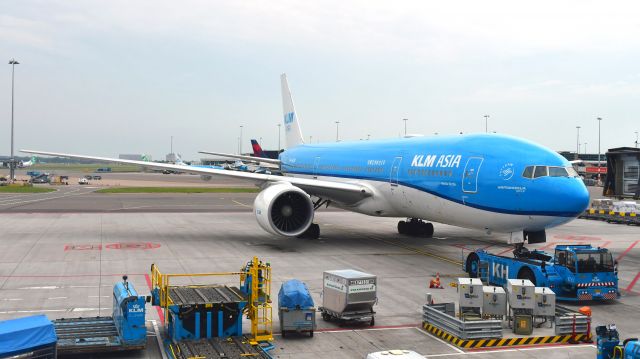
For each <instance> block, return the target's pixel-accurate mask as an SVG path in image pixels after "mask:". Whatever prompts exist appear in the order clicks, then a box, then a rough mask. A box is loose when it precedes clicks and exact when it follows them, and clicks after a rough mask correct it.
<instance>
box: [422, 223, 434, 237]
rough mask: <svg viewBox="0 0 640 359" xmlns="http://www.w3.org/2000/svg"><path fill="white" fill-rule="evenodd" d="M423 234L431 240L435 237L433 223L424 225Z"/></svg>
mask: <svg viewBox="0 0 640 359" xmlns="http://www.w3.org/2000/svg"><path fill="white" fill-rule="evenodd" d="M423 234H424V235H425V236H427V237H429V238H431V237H433V223H424V224H423Z"/></svg>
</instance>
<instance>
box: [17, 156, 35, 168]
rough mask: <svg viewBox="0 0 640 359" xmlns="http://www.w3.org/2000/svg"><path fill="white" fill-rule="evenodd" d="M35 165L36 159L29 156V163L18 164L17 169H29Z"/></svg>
mask: <svg viewBox="0 0 640 359" xmlns="http://www.w3.org/2000/svg"><path fill="white" fill-rule="evenodd" d="M36 163H38V157H36V156H31V159H30V160H29V161H25V162H22V161H21V162H18V168H24V167H31V166H33V165H35V164H36Z"/></svg>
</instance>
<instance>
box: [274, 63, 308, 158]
mask: <svg viewBox="0 0 640 359" xmlns="http://www.w3.org/2000/svg"><path fill="white" fill-rule="evenodd" d="M280 84H281V87H282V109H283V111H284V133H285V143H286V144H287V148H291V147H295V146H298V145H301V144H304V137H302V131H301V130H300V122H299V121H300V119H299V117H298V114H297V113H296V109H295V107H294V106H293V98H292V97H291V91H290V90H289V83H288V82H287V74H282V75H280Z"/></svg>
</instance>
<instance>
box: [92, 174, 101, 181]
mask: <svg viewBox="0 0 640 359" xmlns="http://www.w3.org/2000/svg"><path fill="white" fill-rule="evenodd" d="M93 179H94V180H101V179H102V176H95V175H94V176H93Z"/></svg>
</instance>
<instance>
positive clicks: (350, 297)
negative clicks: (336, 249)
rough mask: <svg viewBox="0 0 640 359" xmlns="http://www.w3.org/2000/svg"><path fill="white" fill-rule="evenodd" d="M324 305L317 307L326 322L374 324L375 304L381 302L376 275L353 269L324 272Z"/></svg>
mask: <svg viewBox="0 0 640 359" xmlns="http://www.w3.org/2000/svg"><path fill="white" fill-rule="evenodd" d="M323 276H324V286H323V288H322V306H321V307H319V308H318V310H319V311H320V313H322V319H323V320H325V321H331V320H335V321H337V322H338V323H339V324H346V323H348V322H360V323H368V324H369V325H371V326H373V325H374V324H375V317H374V314H375V313H376V312H374V311H373V306H374V305H375V304H376V303H377V302H378V297H377V287H376V285H377V278H376V276H375V275H373V274H368V273H363V272H359V271H356V270H353V269H344V270H333V271H326V272H324V273H323Z"/></svg>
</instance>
